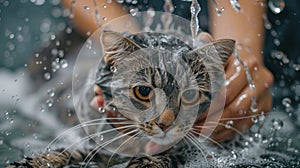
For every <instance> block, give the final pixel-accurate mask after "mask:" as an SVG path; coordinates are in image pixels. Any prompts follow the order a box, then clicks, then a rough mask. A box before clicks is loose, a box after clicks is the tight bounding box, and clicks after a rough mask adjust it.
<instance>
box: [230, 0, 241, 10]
mask: <svg viewBox="0 0 300 168" xmlns="http://www.w3.org/2000/svg"><path fill="white" fill-rule="evenodd" d="M230 4H231V6H232V7H233V9H234V10H235V11H236V12H240V11H241V6H240V3H239V1H238V0H230Z"/></svg>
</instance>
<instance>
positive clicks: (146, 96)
mask: <svg viewBox="0 0 300 168" xmlns="http://www.w3.org/2000/svg"><path fill="white" fill-rule="evenodd" d="M133 93H134V95H135V97H136V98H137V99H139V100H142V101H149V100H150V99H151V98H152V97H153V90H152V88H150V87H147V86H136V87H134V88H133Z"/></svg>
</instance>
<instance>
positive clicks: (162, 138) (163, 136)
mask: <svg viewBox="0 0 300 168" xmlns="http://www.w3.org/2000/svg"><path fill="white" fill-rule="evenodd" d="M178 134H179V133H175V132H174V130H170V131H167V132H164V131H162V132H161V133H159V134H155V135H149V139H150V140H151V141H153V142H155V143H156V144H158V145H170V144H174V143H177V142H178V141H180V139H181V138H179V137H180V136H178ZM174 135H177V136H174ZM175 137H176V138H175ZM177 137H178V138H177Z"/></svg>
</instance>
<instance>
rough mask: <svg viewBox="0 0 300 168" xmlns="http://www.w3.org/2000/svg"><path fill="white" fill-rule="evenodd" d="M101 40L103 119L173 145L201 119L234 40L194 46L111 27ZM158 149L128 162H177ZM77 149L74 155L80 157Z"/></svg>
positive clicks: (98, 79)
mask: <svg viewBox="0 0 300 168" xmlns="http://www.w3.org/2000/svg"><path fill="white" fill-rule="evenodd" d="M101 42H102V47H103V50H104V57H103V59H102V60H101V61H100V65H99V69H98V73H97V77H96V82H95V83H96V84H97V85H98V86H99V87H100V88H101V90H102V92H103V94H104V102H105V104H106V106H105V110H106V111H105V116H106V117H108V118H110V119H109V120H107V122H108V123H109V122H111V123H112V122H113V123H112V124H111V125H112V126H113V127H114V128H116V129H117V128H122V127H123V126H124V125H125V126H127V125H132V126H133V127H131V129H119V132H121V133H124V134H126V133H129V132H133V133H131V134H129V136H137V134H135V133H136V132H140V134H139V135H142V136H143V137H147V138H148V139H150V141H152V142H154V143H156V144H158V145H161V146H163V145H170V144H172V145H173V144H174V145H175V144H177V143H178V142H179V141H180V140H181V139H183V138H185V136H186V135H188V134H190V133H189V131H190V129H192V128H193V126H194V125H196V124H198V123H200V122H201V121H202V120H197V118H199V116H200V115H201V114H202V113H203V112H205V111H206V110H207V109H208V107H209V105H210V101H211V99H212V98H214V96H215V95H216V93H217V92H218V89H219V88H220V86H221V85H222V82H223V81H224V80H222V79H223V78H224V77H223V73H222V72H223V71H222V69H223V65H224V64H225V63H226V61H227V60H228V58H229V57H230V56H231V54H232V52H233V49H234V45H235V42H234V40H230V39H222V40H217V41H214V42H211V43H208V44H205V45H203V46H201V47H199V48H196V49H193V48H192V47H190V46H189V45H187V44H186V43H185V42H183V41H182V40H180V39H179V38H176V37H174V36H172V35H166V34H162V33H150V32H148V33H139V34H133V35H128V36H125V35H122V34H119V33H116V32H112V31H104V32H103V34H102V37H101ZM114 118H115V119H114ZM120 118H121V119H120ZM118 122H120V124H118ZM124 122H127V124H123V123H124ZM124 128H126V127H124ZM148 148H149V147H148ZM150 148H151V147H150ZM148 150H149V149H148ZM150 150H151V149H150ZM143 152H144V153H145V152H146V153H147V149H146V151H143ZM148 153H149V152H148ZM151 153H155V152H150V154H151ZM156 153H158V154H157V155H155V156H149V155H148V156H142V157H135V158H133V159H132V160H131V161H130V162H129V164H128V165H127V166H128V167H172V165H174V164H176V162H174V160H173V161H172V156H170V153H168V151H167V152H164V153H163V154H159V152H156ZM80 154H81V155H82V156H81V155H79V156H80V157H77V159H78V158H79V159H78V160H80V158H84V154H83V153H80ZM77 156H78V155H77ZM65 157H71V156H70V155H67V154H66V155H65ZM96 157H98V156H96ZM45 160H47V159H45ZM48 160H51V158H50V159H48ZM60 160H61V161H62V160H63V159H60ZM74 160H76V159H73V161H74ZM69 161H70V160H69ZM71 161H72V159H71ZM58 162H59V161H58ZM29 163H30V162H29V161H28V162H27V164H28V165H30V164H29ZM51 164H53V165H55V164H57V165H64V164H69V163H68V162H67V161H65V160H64V162H63V163H53V162H51ZM23 165H24V164H23ZM31 165H36V163H31Z"/></svg>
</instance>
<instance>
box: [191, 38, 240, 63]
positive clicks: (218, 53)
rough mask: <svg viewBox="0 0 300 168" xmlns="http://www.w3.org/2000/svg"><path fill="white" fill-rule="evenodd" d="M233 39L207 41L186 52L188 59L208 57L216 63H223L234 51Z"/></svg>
mask: <svg viewBox="0 0 300 168" xmlns="http://www.w3.org/2000/svg"><path fill="white" fill-rule="evenodd" d="M234 45H235V41H234V40H231V39H221V40H216V41H214V42H211V43H208V44H206V45H204V46H201V47H199V48H196V49H195V50H193V51H190V52H189V53H187V56H188V57H189V59H197V58H198V59H199V58H201V59H209V60H212V61H215V62H216V63H221V64H225V63H226V62H227V60H228V58H229V57H230V56H231V54H232V53H233V51H234Z"/></svg>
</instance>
